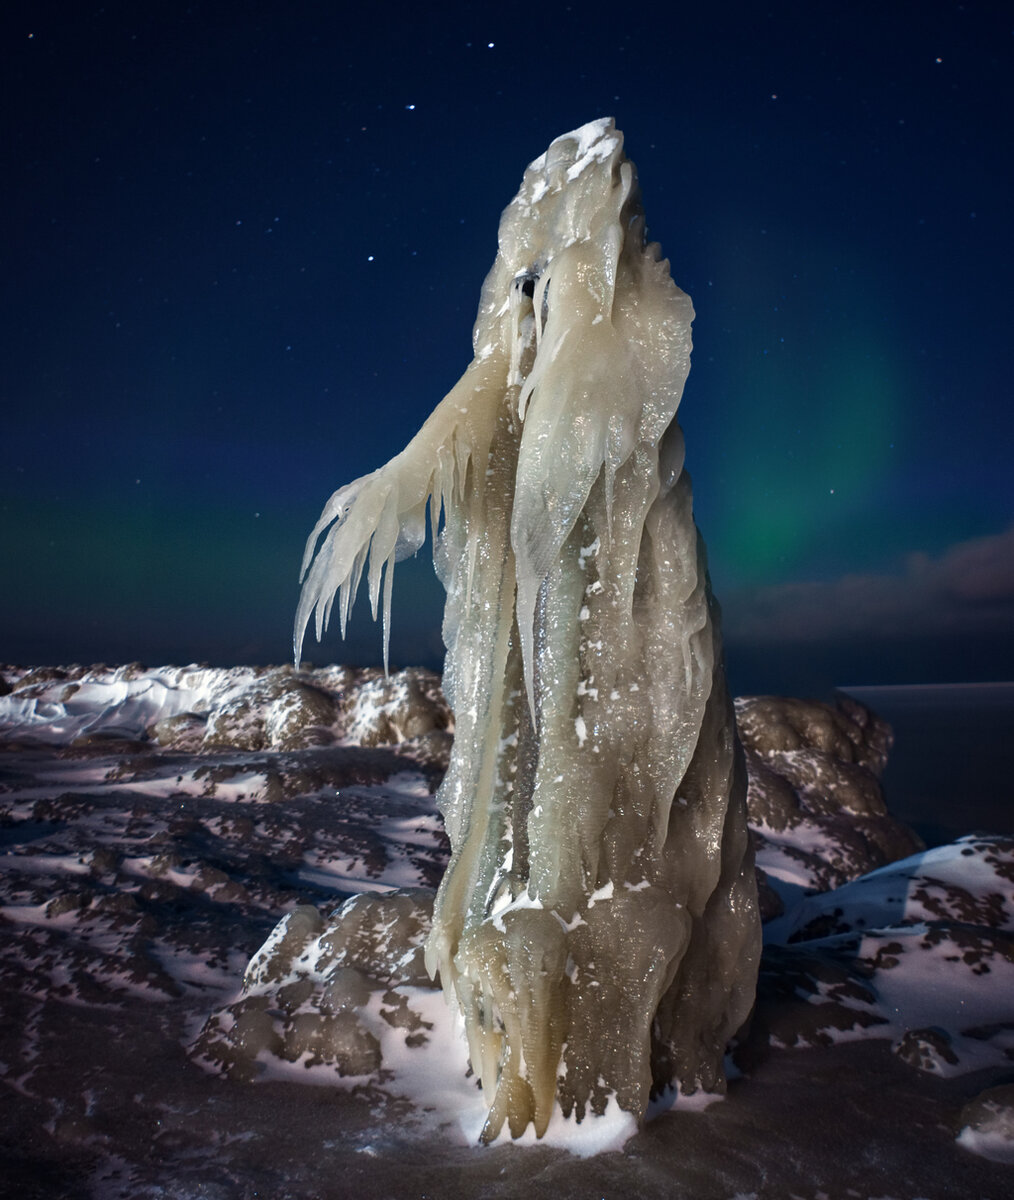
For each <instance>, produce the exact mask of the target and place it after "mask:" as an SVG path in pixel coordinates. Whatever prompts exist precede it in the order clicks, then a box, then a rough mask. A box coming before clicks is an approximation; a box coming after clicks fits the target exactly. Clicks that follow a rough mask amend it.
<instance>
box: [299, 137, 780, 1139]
mask: <svg viewBox="0 0 1014 1200" xmlns="http://www.w3.org/2000/svg"><path fill="white" fill-rule="evenodd" d="M622 147H623V139H622V135H621V134H619V133H618V132H617V131H616V129H615V127H614V125H613V123H612V121H610V120H600V121H595V122H591V123H589V124H588V125H585V126H583V127H582V128H580V129H578V130H575V131H574V132H572V133H568V134H565V135H563V136H562V137H560V138H557V139H556V140H555V141H554V142H553V143H552V145H551V146H550V147H549V149H548V150H547V151H546V153H545V154H544V155H542V156H541V157H540V158H539V159H537V160H535V162H533V163H532V164H531V165H530V166H529V167H528V169H527V171H526V172H525V175H524V178H523V180H522V184H521V188H520V191H519V192H518V195H517V196H516V197H515V199H514V200H513V201H512V202H511V204H510V205H509V206H508V207H507V209H506V210H505V211H504V213H503V216H502V218H501V221H500V229H499V247H500V249H499V254H498V256H497V259H496V261H495V263H494V265H493V268H492V270H491V271H490V273H489V275H488V276H487V278H486V281H485V284H484V286H483V289H482V296H481V299H480V303H479V312H478V316H477V319H476V323H475V329H474V333H473V345H474V348H475V358H474V359H473V361H472V363H471V365H470V366H469V367H468V369H467V370H466V372H465V374H464V375H463V376H462V378H461V380H460V381H459V383H458V384H457V385H456V386H455V388H454V389H453V390H452V391H451V392H450V394H449V395H448V396H447V397H445V399H444V400H443V401H442V402H441V403H440V404H439V405H438V407H437V409H436V410H435V412H434V413H433V414H432V416H431V417H430V418H429V420H428V421H427V422H426V424H425V425H424V426H423V428H422V430H421V431H420V432H419V433H418V434H417V435H416V437H415V438H413V439H412V441H411V442H410V443H409V445H408V446H407V448H406V449H405V450H404V451H403V452H402V453H401V454H399V455H398V456H397V457H396V458H395V459H393V460H392V461H391V462H390V463H388V464H387V465H386V466H384V467H381V468H380V469H379V470H377V471H374V472H373V473H372V474H370V475H367V476H364V477H363V478H361V479H359V480H356V481H355V482H354V483H352V484H350V485H348V486H347V487H344V488H342V489H340V490H339V491H338V492H336V493H335V494H334V495H333V496H332V497H331V500H330V501H329V502H328V504H327V506H326V507H325V509H324V512H323V514H322V516H321V518H320V521H319V522H318V524H317V526H316V527H315V529H314V530H313V532H312V534H311V536H310V539H309V541H308V544H307V552H306V558H305V560H304V570H305V572H306V581H305V583H304V588H303V593H302V597H301V600H300V604H299V609H298V614H297V620H296V637H295V650H296V657H297V660H298V657H299V654H300V646H301V640H302V636H303V630H304V627H305V626H306V624H307V622H308V621H309V619H310V617H311V615H313V614H316V628H317V633H318V636H320V634H321V632H322V630H323V627H324V626H325V625H326V623H327V620H328V616H329V613H330V609H331V606H332V604H333V603H334V602H335V600H337V603H338V609H339V616H340V624H341V627H342V630H343V632H344V629H345V623H346V620H347V615H348V611H349V606H350V604H351V601H352V598H353V596H354V594H355V591H356V588H357V586H358V583H359V580H360V578H361V576H362V575H363V573H364V571H365V572H366V573H367V579H368V590H369V594H370V599H371V604H372V606H373V611H374V615H375V616H376V614H377V610H378V605H379V603H380V598H381V583H382V577H383V620H384V643H385V660H386V652H387V651H386V646H387V639H388V630H389V619H390V596H391V593H390V584H391V571H392V569H393V565H394V563H395V562H396V561H397V560H398V559H399V558H401V557H403V556H404V555H405V554H406V553H411V552H414V551H415V550H416V549H418V547H419V546H420V545H421V544H422V541H423V534H424V528H425V510H426V505H427V503H428V502H429V503H430V519H431V523H432V525H433V528H434V532H435V533H436V532H437V530H438V528H439V536H438V537H437V538H436V550H435V560H436V568H437V572H438V574H439V576H440V579H441V581H442V582H443V584H444V586H445V588H446V591H447V606H446V610H445V616H444V627H443V632H444V640H445V643H446V645H447V661H446V666H445V672H444V690H445V692H446V695H447V699H448V701H449V703H450V705H451V707H452V709H453V712H454V721H455V741H454V748H453V751H452V754H451V760H450V766H449V769H448V773H447V776H446V778H445V780H444V782H443V784H442V786H441V790H440V793H439V797H438V800H439V805H440V809H441V812H442V813H443V816H444V821H445V825H446V828H447V832H448V835H449V837H450V841H451V847H452V856H451V861H450V863H449V865H448V869H447V872H446V873H445V876H444V879H443V881H442V883H441V887H440V890H439V893H438V895H437V900H436V905H435V909H434V922H433V929H432V932H431V934H430V936H429V938H428V940H427V944H426V961H427V964H428V966H429V968H430V971H431V972H432V973H433V974H434V975H436V974H439V978H440V980H441V983H442V985H443V988H444V991H445V993H446V995H447V997H448V1001H449V1002H450V1003H451V1004H453V1005H455V1006H457V1008H458V1009H459V1010H460V1012H461V1013H462V1016H463V1019H464V1025H465V1031H466V1034H467V1037H468V1045H469V1055H470V1060H471V1064H472V1068H473V1070H474V1071H475V1073H476V1074H477V1075H478V1076H479V1077H480V1078H481V1081H482V1087H483V1092H484V1095H485V1100H486V1104H487V1106H488V1108H489V1115H488V1118H487V1121H486V1124H485V1126H484V1128H483V1133H482V1137H483V1140H486V1141H489V1140H493V1139H495V1138H496V1137H497V1136H498V1135H499V1133H500V1131H501V1129H502V1128H504V1127H505V1125H506V1126H507V1127H509V1129H510V1132H511V1134H512V1135H513V1136H514V1137H519V1136H521V1135H522V1134H523V1133H524V1132H525V1130H526V1129H527V1128H528V1127H529V1125H532V1126H534V1129H535V1132H536V1134H537V1135H539V1136H541V1135H543V1134H545V1133H546V1131H547V1129H548V1127H549V1124H550V1121H551V1118H552V1114H553V1112H554V1108H555V1106H556V1105H559V1107H560V1108H561V1110H562V1112H563V1114H564V1116H566V1117H570V1116H572V1115H573V1116H574V1117H576V1119H577V1120H578V1121H580V1120H581V1119H582V1118H583V1117H584V1116H585V1115H586V1114H589V1113H594V1114H598V1115H601V1114H604V1113H605V1112H606V1111H607V1110H608V1109H609V1106H610V1105H611V1104H612V1103H614V1102H615V1104H617V1105H618V1106H619V1109H620V1110H622V1111H623V1112H625V1113H627V1114H629V1115H631V1116H632V1117H633V1119H634V1121H635V1122H636V1121H640V1120H641V1118H642V1117H643V1115H644V1113H645V1111H646V1108H647V1105H648V1101H649V1096H650V1095H651V1094H652V1092H657V1091H660V1090H664V1089H666V1088H668V1087H670V1086H672V1085H674V1084H675V1085H678V1086H679V1088H680V1089H681V1090H682V1091H683V1092H686V1093H693V1092H694V1091H696V1090H697V1089H698V1088H703V1089H704V1090H706V1091H709V1092H710V1091H715V1090H720V1089H721V1088H722V1087H723V1086H724V1074H723V1068H722V1062H723V1056H724V1054H725V1049H726V1044H727V1042H728V1040H729V1038H730V1037H731V1036H732V1034H734V1033H735V1031H736V1030H737V1029H738V1028H739V1026H740V1025H741V1023H742V1022H743V1020H744V1019H745V1018H746V1016H747V1014H748V1013H749V1011H750V1006H751V1004H752V1000H753V988H754V980H755V976H756V968H757V960H758V954H759V918H758V912H757V898H756V890H755V884H754V876H753V864H752V855H751V850H750V846H749V841H748V838H747V829H746V813H745V803H744V801H745V775H744V771H743V764H742V759H741V756H740V753H739V750H738V748H737V746H736V743H735V735H734V726H733V717H732V711H731V703H730V699H729V697H728V694H727V691H726V687H725V681H724V673H723V669H722V664H721V650H720V642H719V635H718V627H717V617H716V610H715V607H714V604H713V601H712V598H711V594H710V587H709V583H708V579H707V571H706V566H705V560H704V552H703V546H702V544H701V541H700V538H699V535H698V532H697V529H696V527H695V525H694V521H693V515H692V500H691V491H690V481H689V477H688V475H687V474H686V472H685V471H684V470H683V438H682V434H681V432H680V429H679V426H678V425H677V424H676V422H675V413H676V408H677V405H678V404H679V401H680V396H681V394H682V390H683V384H684V381H685V379H686V376H687V372H688V370H689V365H690V344H691V343H690V324H691V320H692V317H693V309H692V306H691V303H690V300H689V297H687V296H686V295H685V294H684V293H683V292H681V291H680V290H679V288H677V287H676V285H675V284H674V283H673V280H672V277H671V275H670V272H669V264H668V262H667V261H666V260H664V259H663V258H662V257H661V253H660V251H659V248H658V246H657V245H656V244H654V243H648V242H647V241H646V240H645V223H644V213H643V209H642V207H641V202H640V193H639V189H638V186H637V182H636V175H635V171H634V167H633V165H632V164H631V163H630V162H629V161H628V160H627V159H626V158H625V156H624V154H623V149H622ZM441 514H442V526H441V525H440V518H441ZM322 534H323V535H324V536H323V541H322V542H321V543H320V545H319V546H318V544H317V543H318V539H320V537H321V535H322ZM367 564H368V565H367ZM385 571H386V574H385Z"/></svg>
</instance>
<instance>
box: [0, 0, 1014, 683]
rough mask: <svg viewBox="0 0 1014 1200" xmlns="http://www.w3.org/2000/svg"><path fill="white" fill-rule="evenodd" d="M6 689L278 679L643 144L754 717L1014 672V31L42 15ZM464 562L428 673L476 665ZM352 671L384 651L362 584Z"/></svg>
mask: <svg viewBox="0 0 1014 1200" xmlns="http://www.w3.org/2000/svg"><path fill="white" fill-rule="evenodd" d="M0 21H2V25H0V54H2V60H0V80H2V83H0V86H2V89H3V105H2V116H0V127H2V134H3V138H2V155H3V165H2V175H0V197H2V203H3V208H4V213H3V222H2V238H3V249H2V256H0V295H2V304H3V312H2V326H0V328H2V340H0V345H2V347H3V355H2V370H0V389H2V392H0V404H2V424H0V429H2V433H0V446H2V449H3V455H2V460H0V462H2V470H0V522H2V523H0V562H2V565H3V567H2V569H3V585H2V588H0V661H3V660H6V661H8V662H22V663H30V662H32V663H34V662H84V663H89V662H93V661H106V662H117V661H127V660H133V659H141V660H142V661H145V662H147V663H149V664H151V665H154V664H158V663H162V662H177V663H185V662H190V661H200V660H206V661H209V662H211V663H213V664H221V665H229V664H234V663H258V662H282V661H285V660H286V659H287V658H288V656H289V655H290V653H291V650H290V645H291V626H292V618H293V613H294V609H295V605H296V599H297V595H298V584H297V571H298V566H299V561H300V558H301V555H302V549H303V543H304V540H305V538H306V535H307V533H308V532H309V530H310V528H311V527H312V525H313V523H314V521H315V519H316V517H317V515H318V513H319V511H320V509H321V507H322V506H323V504H324V501H325V500H326V499H327V497H328V496H329V495H330V493H331V492H332V491H333V490H334V489H335V488H336V487H338V486H339V485H340V484H343V483H346V482H348V481H350V480H351V479H353V478H356V477H357V476H359V475H362V474H365V473H366V472H368V471H370V470H372V469H374V468H375V467H377V466H379V465H380V464H381V463H383V462H385V461H386V460H387V459H389V458H390V457H391V456H392V455H393V454H395V453H396V452H397V451H398V450H400V449H401V448H402V446H403V445H404V444H405V443H406V442H407V441H408V440H409V438H410V437H411V436H412V434H413V433H414V432H415V431H416V430H417V429H418V427H419V426H420V425H421V424H422V422H423V420H424V419H425V417H426V416H427V415H428V414H429V412H430V411H431V410H432V409H433V407H435V405H436V403H437V402H438V401H439V400H440V398H441V397H442V396H443V395H444V393H445V392H446V391H448V390H449V388H450V387H451V386H452V385H453V384H454V382H455V381H456V379H457V378H458V376H459V375H460V374H461V372H462V371H463V370H464V368H465V366H466V365H467V363H468V361H469V359H470V357H471V345H470V336H471V326H472V322H473V319H474V316H475V310H476V307H477V304H478V298H479V289H480V286H481V284H482V280H483V278H484V276H485V274H486V272H487V270H488V269H489V267H490V266H491V264H492V262H493V259H494V257H495V254H496V229H497V222H498V219H499V215H500V211H501V209H502V208H503V207H504V206H505V205H506V204H507V203H508V201H509V200H510V199H511V198H512V196H513V195H514V193H515V191H516V190H517V187H518V185H519V184H520V181H521V176H522V173H523V170H524V167H525V165H526V163H528V162H529V161H530V160H531V159H533V158H535V157H536V156H537V155H538V154H540V153H541V152H542V151H543V150H544V149H545V148H546V146H547V145H548V143H549V142H550V141H551V140H552V139H553V138H554V137H555V136H557V135H559V134H561V133H564V132H565V131H567V130H569V129H572V128H574V127H576V126H578V125H581V124H584V123H585V122H586V121H589V120H591V119H593V118H596V117H600V116H605V115H612V116H615V118H616V121H617V125H618V126H619V128H620V129H622V130H623V131H624V133H625V136H626V150H627V153H628V154H629V156H630V157H631V158H632V159H633V161H634V162H635V163H636V164H637V167H638V172H639V176H640V180H641V186H642V189H643V193H644V201H645V208H646V211H647V217H648V224H649V230H650V234H651V236H652V237H653V238H655V239H657V240H659V241H660V242H661V244H662V247H663V251H664V253H665V254H666V255H667V256H668V257H669V259H670V261H671V263H672V270H673V275H674V277H675V279H676V281H677V283H678V284H679V285H680V286H681V287H683V288H684V289H685V290H686V291H687V292H689V293H690V295H691V296H692V297H693V300H694V305H695V308H696V311H697V318H696V321H695V324H694V354H693V360H692V367H691V372H690V378H689V381H688V384H687V387H686V391H685V393H684V398H683V403H682V405H681V407H680V412H679V418H680V422H681V424H682V425H683V428H684V430H685V432H686V437H687V447H688V453H687V461H688V465H689V469H690V471H691V473H692V476H693V479H694V489H695V508H696V514H697V520H698V524H699V525H700V527H701V530H702V532H703V534H704V538H705V540H706V542H707V545H708V549H709V557H710V563H711V573H712V579H713V583H714V587H715V591H716V593H717V594H718V596H719V598H720V600H721V602H722V605H723V609H724V612H725V631H726V647H727V650H726V653H727V658H728V661H729V667H730V673H731V677H732V683H733V687H734V688H735V689H736V690H737V691H747V690H749V691H753V690H771V691H795V692H799V693H804V694H821V693H822V692H824V691H826V690H827V689H828V688H830V687H831V686H832V685H835V684H850V683H851V684H859V683H866V684H873V683H900V682H932V681H940V682H943V681H950V680H989V679H1004V678H1012V677H1014V525H1012V520H1014V469H1012V440H1014V439H1012V431H1014V418H1012V407H1011V378H1012V362H1011V345H1012V332H1014V321H1012V301H1011V266H1012V254H1011V249H1012V245H1011V243H1012V234H1011V225H1012V222H1011V199H1012V186H1011V185H1012V171H1011V132H1012V121H1011V117H1012V113H1014V61H1012V57H1014V56H1012V47H1014V37H1012V26H1014V10H1012V7H1011V5H1009V4H1005V3H1004V4H1001V3H986V2H982V3H973V2H969V3H966V4H952V3H946V4H945V3H935V2H921V3H915V2H914V0H913V2H900V0H895V2H891V0H879V2H878V3H863V2H860V0H848V2H842V3H823V2H821V0H807V2H806V3H799V4H796V3H784V4H782V3H772V4H768V5H763V4H757V3H743V4H723V3H720V2H716V3H712V4H710V5H702V4H693V5H689V4H681V3H678V2H677V3H672V2H670V3H665V4H636V3H635V4H630V5H615V4H614V5H609V6H605V5H598V4H578V3H574V4H571V5H556V4H552V3H540V4H535V5H497V6H493V5H488V6H487V5H483V4H474V3H473V4H431V5H418V4H412V5H408V4H405V5H399V4H387V5H378V6H375V7H374V6H369V5H366V4H357V5H347V4H340V3H339V4H336V3H332V4H323V3H321V4H309V3H302V2H300V0H295V2H289V3H285V4H282V3H277V4H257V3H246V4H243V5H239V4H230V3H193V4H190V5H184V4H182V3H174V4H160V3H145V4H139V3H136V2H134V3H131V4H117V3H106V4H104V5H101V6H100V5H97V4H91V3H86V2H80V3H75V4H73V5H70V4H67V3H66V2H64V3H62V4H55V5H51V4H40V3H34V4H31V5H24V6H20V11H19V6H17V5H14V6H5V15H4V16H3V17H2V18H0ZM441 609H442V593H441V591H440V588H439V585H438V583H437V582H436V579H435V577H434V576H433V572H432V567H431V564H430V560H429V555H428V552H423V553H421V554H420V555H419V557H418V559H417V560H413V561H411V562H408V563H404V564H402V565H400V566H399V568H398V570H397V572H396V574H395V594H394V629H393V637H392V661H393V662H394V663H399V664H408V663H417V662H419V663H427V664H429V665H432V666H438V665H439V663H440V661H441V657H442V647H441V642H440V633H439V622H440V612H441ZM359 613H360V616H359V619H358V620H356V621H355V622H354V623H353V627H352V632H351V636H350V640H349V643H348V644H347V645H346V646H344V647H343V646H342V644H341V642H340V640H339V638H338V635H337V631H335V632H334V633H333V634H332V635H331V636H330V637H329V638H328V640H327V641H326V642H325V644H324V646H323V647H321V648H318V647H317V646H316V644H315V643H314V642H313V641H312V640H311V641H309V642H308V644H307V651H306V653H307V654H308V655H309V656H310V657H312V658H313V660H314V661H315V662H318V663H322V662H327V661H335V660H337V661H350V662H357V663H371V662H378V661H379V659H380V649H381V638H380V631H379V629H377V628H375V627H373V626H372V625H371V623H370V621H369V618H368V604H367V603H365V597H364V596H360V603H359Z"/></svg>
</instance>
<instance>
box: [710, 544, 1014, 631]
mask: <svg viewBox="0 0 1014 1200" xmlns="http://www.w3.org/2000/svg"><path fill="white" fill-rule="evenodd" d="M722 607H723V610H724V613H725V619H724V622H723V625H724V629H725V634H726V637H727V638H728V639H729V640H730V641H749V642H782V643H784V642H796V643H806V642H818V641H827V640H830V639H840V638H854V637H877V638H906V637H926V636H930V637H933V636H941V637H954V636H956V635H957V636H961V635H963V634H965V635H967V634H975V635H990V636H996V635H1006V636H1008V637H1010V636H1014V525H1012V526H1011V527H1010V528H1009V529H1006V530H1004V532H1003V533H999V534H995V535H992V536H989V537H981V538H974V539H972V540H971V541H967V542H958V543H956V544H955V545H953V546H950V547H949V548H948V549H947V550H946V551H944V553H943V554H941V555H939V556H938V557H936V558H932V557H930V556H929V555H928V554H924V553H914V554H911V555H909V557H908V559H907V560H906V562H905V568H904V570H903V571H902V572H900V573H898V574H894V575H873V574H869V575H860V574H856V575H845V576H842V577H841V578H840V579H836V580H831V581H819V582H818V581H811V582H796V583H784V584H779V585H776V586H772V587H765V588H758V589H754V590H752V591H742V592H737V593H733V594H732V595H729V596H726V597H725V598H724V599H723V604H722Z"/></svg>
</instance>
